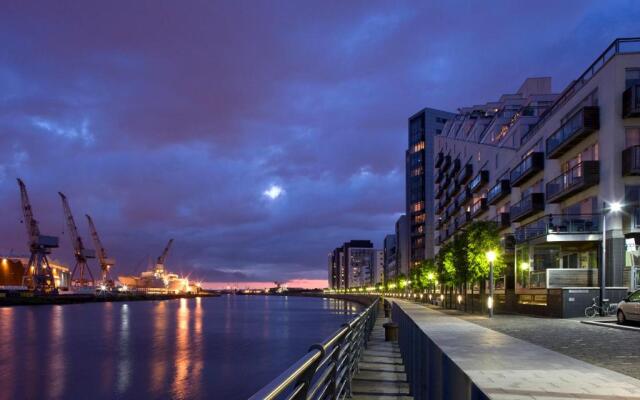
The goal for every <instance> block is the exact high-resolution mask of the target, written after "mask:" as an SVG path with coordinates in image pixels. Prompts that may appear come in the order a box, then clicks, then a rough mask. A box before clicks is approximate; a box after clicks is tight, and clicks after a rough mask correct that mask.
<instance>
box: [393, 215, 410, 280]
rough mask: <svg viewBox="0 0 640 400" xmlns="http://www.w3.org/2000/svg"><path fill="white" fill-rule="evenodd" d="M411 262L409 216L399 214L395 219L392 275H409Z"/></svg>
mask: <svg viewBox="0 0 640 400" xmlns="http://www.w3.org/2000/svg"><path fill="white" fill-rule="evenodd" d="M410 262H411V228H410V227H409V218H408V217H407V216H406V215H401V216H400V218H398V220H397V221H396V269H395V271H394V277H396V276H400V275H403V276H405V277H407V276H409V264H410Z"/></svg>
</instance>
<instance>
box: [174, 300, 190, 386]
mask: <svg viewBox="0 0 640 400" xmlns="http://www.w3.org/2000/svg"><path fill="white" fill-rule="evenodd" d="M176 318H177V319H176V356H175V362H174V365H175V368H176V372H175V376H174V378H173V385H172V392H173V395H174V396H175V397H178V398H184V397H185V391H186V388H187V374H188V372H189V367H190V364H191V359H190V356H191V354H190V352H189V307H188V305H187V299H180V308H179V309H178V313H177V314H176Z"/></svg>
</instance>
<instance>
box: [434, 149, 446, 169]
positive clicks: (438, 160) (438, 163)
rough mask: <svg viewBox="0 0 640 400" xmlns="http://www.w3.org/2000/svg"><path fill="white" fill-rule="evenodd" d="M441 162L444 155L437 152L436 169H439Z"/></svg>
mask: <svg viewBox="0 0 640 400" xmlns="http://www.w3.org/2000/svg"><path fill="white" fill-rule="evenodd" d="M443 162H444V153H443V152H439V153H438V155H437V156H436V168H440V166H442V163H443Z"/></svg>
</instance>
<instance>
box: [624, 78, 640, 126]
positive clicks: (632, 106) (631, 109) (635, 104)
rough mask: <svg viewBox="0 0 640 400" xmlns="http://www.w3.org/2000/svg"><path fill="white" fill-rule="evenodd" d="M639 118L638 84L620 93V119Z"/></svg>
mask: <svg viewBox="0 0 640 400" xmlns="http://www.w3.org/2000/svg"><path fill="white" fill-rule="evenodd" d="M637 117H640V83H636V84H635V85H633V86H631V87H630V88H628V89H627V90H625V91H624V93H622V118H637Z"/></svg>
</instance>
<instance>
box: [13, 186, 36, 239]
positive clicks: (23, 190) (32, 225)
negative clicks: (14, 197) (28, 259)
mask: <svg viewBox="0 0 640 400" xmlns="http://www.w3.org/2000/svg"><path fill="white" fill-rule="evenodd" d="M18 185H19V186H20V200H21V205H22V215H23V216H24V224H25V226H26V227H27V236H28V238H29V248H34V247H35V246H36V245H37V242H38V237H39V236H40V228H39V227H38V221H36V219H35V218H33V209H32V208H31V202H30V201H29V194H28V193H27V187H26V186H25V184H24V182H22V179H20V178H18Z"/></svg>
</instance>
